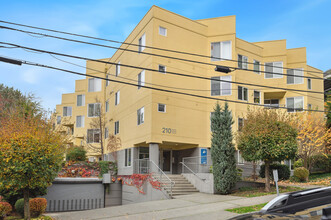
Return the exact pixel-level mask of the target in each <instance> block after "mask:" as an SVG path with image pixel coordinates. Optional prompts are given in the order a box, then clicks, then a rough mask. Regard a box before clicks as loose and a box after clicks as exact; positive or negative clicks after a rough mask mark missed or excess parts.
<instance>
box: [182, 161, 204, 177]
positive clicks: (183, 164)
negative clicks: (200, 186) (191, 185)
mask: <svg viewBox="0 0 331 220" xmlns="http://www.w3.org/2000/svg"><path fill="white" fill-rule="evenodd" d="M179 163H180V164H182V170H184V167H186V169H188V170H189V171H190V172H191V173H192V174H194V176H196V177H198V178H199V179H200V180H202V181H205V180H206V179H203V178H201V177H200V176H198V174H196V173H195V172H194V171H193V170H191V168H189V167H188V166H186V164H185V163H183V162H179Z"/></svg>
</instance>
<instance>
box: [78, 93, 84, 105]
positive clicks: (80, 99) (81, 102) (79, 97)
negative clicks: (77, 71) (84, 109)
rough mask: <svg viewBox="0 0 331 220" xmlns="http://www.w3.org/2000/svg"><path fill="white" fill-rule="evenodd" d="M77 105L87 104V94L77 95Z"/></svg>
mask: <svg viewBox="0 0 331 220" xmlns="http://www.w3.org/2000/svg"><path fill="white" fill-rule="evenodd" d="M77 106H85V95H77Z"/></svg>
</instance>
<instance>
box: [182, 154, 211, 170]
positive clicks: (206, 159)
mask: <svg viewBox="0 0 331 220" xmlns="http://www.w3.org/2000/svg"><path fill="white" fill-rule="evenodd" d="M181 164H182V173H192V172H193V173H209V172H210V167H211V166H212V165H213V163H212V160H211V156H210V155H207V156H197V157H184V158H183V159H182V162H181ZM184 165H185V166H184Z"/></svg>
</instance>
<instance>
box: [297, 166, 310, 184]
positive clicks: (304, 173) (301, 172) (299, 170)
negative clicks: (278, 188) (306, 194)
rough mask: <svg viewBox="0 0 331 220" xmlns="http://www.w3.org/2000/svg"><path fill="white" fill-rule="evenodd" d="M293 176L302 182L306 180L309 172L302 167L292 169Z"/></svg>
mask: <svg viewBox="0 0 331 220" xmlns="http://www.w3.org/2000/svg"><path fill="white" fill-rule="evenodd" d="M293 176H295V177H296V178H298V179H299V180H300V181H301V182H304V181H306V180H307V179H308V176H309V171H308V170H307V169H306V168H304V167H298V168H295V169H294V174H293Z"/></svg>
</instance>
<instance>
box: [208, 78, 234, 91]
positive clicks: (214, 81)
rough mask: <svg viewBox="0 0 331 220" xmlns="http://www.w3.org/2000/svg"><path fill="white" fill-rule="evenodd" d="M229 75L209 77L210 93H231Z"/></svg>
mask: <svg viewBox="0 0 331 220" xmlns="http://www.w3.org/2000/svg"><path fill="white" fill-rule="evenodd" d="M219 80H226V81H229V82H222V81H219ZM231 80H232V77H231V76H217V77H212V78H211V85H210V87H211V95H212V96H218V95H231V88H232V87H231Z"/></svg>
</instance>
